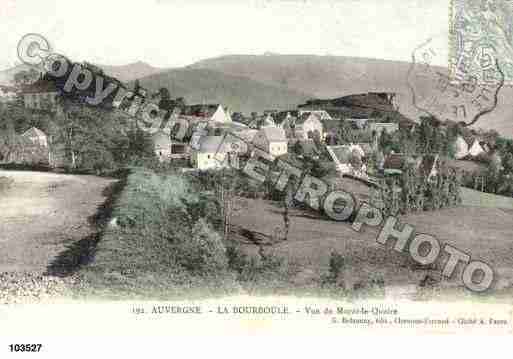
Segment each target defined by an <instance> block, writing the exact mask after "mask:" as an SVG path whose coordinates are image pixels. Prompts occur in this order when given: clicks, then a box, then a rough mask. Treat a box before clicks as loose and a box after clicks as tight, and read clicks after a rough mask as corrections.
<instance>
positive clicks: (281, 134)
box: [253, 127, 288, 156]
mask: <svg viewBox="0 0 513 359" xmlns="http://www.w3.org/2000/svg"><path fill="white" fill-rule="evenodd" d="M253 144H254V145H255V146H256V147H257V148H259V149H261V150H263V151H265V152H267V153H269V154H270V155H272V156H281V155H284V154H286V153H287V152H288V142H287V136H286V134H285V130H283V129H282V128H279V127H264V128H262V129H260V130H259V131H258V133H257V134H256V135H255V137H254V138H253Z"/></svg>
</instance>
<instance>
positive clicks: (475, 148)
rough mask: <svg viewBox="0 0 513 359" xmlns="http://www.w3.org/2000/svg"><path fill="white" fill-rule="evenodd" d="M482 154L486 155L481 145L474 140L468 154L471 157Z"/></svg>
mask: <svg viewBox="0 0 513 359" xmlns="http://www.w3.org/2000/svg"><path fill="white" fill-rule="evenodd" d="M483 153H486V151H485V150H484V149H483V147H482V146H481V143H480V142H479V140H478V139H477V138H476V139H475V140H474V143H473V144H472V146H470V149H469V150H468V154H469V155H470V156H472V157H477V156H479V155H481V154H483Z"/></svg>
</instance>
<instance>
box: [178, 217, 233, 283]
mask: <svg viewBox="0 0 513 359" xmlns="http://www.w3.org/2000/svg"><path fill="white" fill-rule="evenodd" d="M191 232H192V233H191V237H190V238H182V239H181V240H179V241H178V242H177V243H175V245H174V248H175V249H176V252H175V254H176V255H177V257H178V260H179V263H180V264H181V265H182V266H183V267H184V268H186V269H187V270H189V271H190V272H191V273H196V274H199V275H202V274H205V273H224V272H226V271H227V270H228V258H227V256H226V248H225V246H224V245H223V242H222V240H221V237H220V236H219V234H217V233H216V232H215V231H214V230H213V229H212V227H211V226H210V225H208V223H207V222H206V221H205V220H204V219H200V220H198V222H196V223H195V224H194V226H193V228H192V231H191Z"/></svg>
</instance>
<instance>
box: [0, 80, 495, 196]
mask: <svg viewBox="0 0 513 359" xmlns="http://www.w3.org/2000/svg"><path fill="white" fill-rule="evenodd" d="M136 87H137V89H135V91H141V92H144V93H150V91H149V90H147V89H144V88H142V87H141V86H140V85H139V84H138V83H137V85H136ZM1 90H2V93H1V99H2V106H4V107H5V106H6V105H8V104H9V103H11V104H12V103H14V102H15V101H16V99H20V98H21V99H22V106H24V107H25V108H26V109H27V110H33V111H43V112H44V113H49V114H50V116H59V115H62V113H63V109H62V105H60V101H59V98H60V97H61V96H62V95H60V92H59V90H58V89H57V87H56V86H55V84H54V83H52V81H50V80H48V79H44V78H43V76H42V74H41V75H39V78H38V79H37V80H36V81H34V82H33V83H30V84H24V85H23V86H22V87H21V89H20V87H18V88H16V87H14V86H10V87H9V86H3V87H2V88H1ZM162 91H164V93H167V97H169V96H170V95H169V92H168V91H167V89H160V90H159V91H158V92H156V93H155V95H153V97H155V96H160V95H161V93H162ZM394 97H395V94H393V93H372V92H370V93H364V94H355V95H347V96H344V97H341V98H338V99H335V100H310V101H307V103H305V104H298V106H297V108H295V109H290V110H264V111H263V112H262V113H256V112H252V113H251V114H243V113H240V112H231V111H230V109H229V107H228V106H225V105H223V104H205V103H204V104H193V105H188V104H185V103H184V101H183V99H178V100H179V101H174V100H171V101H170V99H169V98H168V99H167V100H166V101H165V103H166V104H167V109H168V110H170V113H171V118H168V119H167V124H169V123H176V122H179V121H186V122H187V124H188V132H187V135H186V136H185V137H184V138H181V140H180V141H176V140H175V139H174V137H173V134H172V130H173V129H172V128H170V127H169V126H166V123H164V124H163V125H162V126H161V128H160V129H158V130H157V131H156V132H154V133H152V135H151V142H152V146H153V151H154V155H155V157H156V158H157V159H158V161H159V162H160V163H163V164H168V165H169V164H171V165H173V166H177V167H181V168H183V169H184V170H197V171H207V170H216V169H220V168H223V167H226V166H229V165H230V164H229V163H228V162H226V161H219V155H220V154H223V155H228V154H229V155H230V156H232V157H233V156H237V157H241V158H244V157H245V156H248V155H249V154H250V153H249V151H250V148H249V147H247V146H241V145H240V144H239V146H234V144H231V143H228V142H227V141H226V139H225V138H224V136H225V135H226V134H233V135H234V136H235V137H233V138H237V137H238V138H239V139H241V140H243V141H244V142H246V143H251V144H253V145H254V146H256V147H258V148H260V149H261V150H264V151H266V152H267V153H269V154H270V155H271V156H273V157H283V158H289V157H290V156H293V157H294V158H296V159H299V160H304V159H308V160H310V161H314V162H317V163H318V164H319V166H321V167H325V168H326V169H328V170H331V172H333V174H336V176H337V177H344V176H346V177H350V178H355V179H358V180H362V181H367V182H369V183H370V184H373V183H374V184H375V183H377V181H378V177H380V178H383V177H386V176H394V175H398V174H401V173H402V171H403V170H404V169H405V168H406V167H407V166H408V165H411V166H414V167H415V168H416V169H418V170H419V171H420V172H419V173H420V175H421V176H423V177H426V178H433V177H434V176H436V175H437V173H439V171H440V169H439V165H440V160H441V158H442V157H444V156H443V155H444V154H442V153H440V151H436V152H434V151H433V152H432V153H429V152H426V151H420V152H419V151H417V150H416V149H415V148H414V149H412V148H410V147H411V146H410V147H408V146H401V144H399V146H387V144H386V143H385V142H387V141H388V142H390V141H392V140H391V138H392V136H394V134H395V135H397V133H398V132H401V133H414V132H415V131H416V128H417V129H418V128H419V127H420V126H421V124H420V123H418V122H415V121H412V120H410V119H408V118H406V117H404V116H402V115H401V114H400V113H399V111H398V109H397V107H396V106H395V104H394ZM161 102H162V100H161ZM170 102H171V103H172V104H171V105H169V103H170ZM431 122H433V121H431ZM435 122H436V121H435ZM451 126H452V127H451ZM455 127H457V124H454V123H452V124H450V123H445V124H444V125H443V126H442V125H440V124H439V123H438V124H435V125H434V126H433V128H435V131H438V132H442V133H443V132H448V130H447V129H448V128H449V130H452V132H454V128H455ZM459 129H460V130H459V131H457V133H455V134H454V135H453V136H452V137H451V138H450V139H449V140H448V141H450V143H449V144H446V147H450V148H446V153H445V155H446V156H445V157H446V159H448V160H449V161H450V164H451V167H452V168H454V169H455V170H457V171H458V173H459V176H460V179H462V180H464V178H465V177H467V178H468V177H472V178H473V179H472V181H473V183H472V184H471V185H470V186H471V187H474V188H476V189H477V188H478V187H479V186H481V189H482V190H484V187H485V183H486V179H484V177H483V174H482V173H483V172H484V170H483V168H484V167H485V165H483V164H488V163H492V164H493V165H494V167H495V168H497V171H500V169H501V167H502V158H501V156H500V154H499V151H497V149H496V147H497V146H496V143H495V142H496V138H493V137H494V136H493V134H492V135H491V137H492V138H491V139H490V135H489V134H488V133H483V132H477V131H475V130H472V131H468V130H466V131H462V130H461V127H459ZM383 134H384V136H383ZM16 137H17V138H18V139H19V140H18V141H17V144H18V145H17V146H15V148H10V149H9V147H8V146H7V145H5V146H4V151H3V152H2V153H0V161H1V162H2V163H5V164H7V163H18V164H29V165H30V164H31V165H43V166H45V165H46V166H49V167H50V168H60V167H66V166H67V165H68V164H67V163H66V162H69V161H70V156H69V154H68V153H66V152H67V150H66V148H65V146H62V145H58V144H55V145H54V143H55V142H56V141H52V136H49V135H48V134H46V133H45V131H44V130H42V129H40V128H37V127H30V128H26V129H24V130H23V131H22V132H21V133H18V134H16ZM49 137H50V138H49ZM53 137H55V136H53ZM383 137H386V139H384V138H383ZM227 138H230V137H227ZM223 139H224V140H223ZM222 140H223V141H222ZM15 142H16V141H15ZM396 142H397V140H396ZM221 143H222V146H221ZM392 147H395V148H392ZM397 147H399V148H397ZM401 147H403V148H401ZM234 148H236V150H234ZM405 149H406V151H401V150H405ZM216 155H217V156H216ZM478 173H479V175H478Z"/></svg>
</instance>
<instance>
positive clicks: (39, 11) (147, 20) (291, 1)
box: [0, 0, 449, 69]
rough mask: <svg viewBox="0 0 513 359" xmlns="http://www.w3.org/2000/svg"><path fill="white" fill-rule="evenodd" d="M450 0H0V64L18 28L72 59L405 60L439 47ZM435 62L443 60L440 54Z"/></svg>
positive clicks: (169, 63)
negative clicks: (429, 44) (430, 41)
mask: <svg viewBox="0 0 513 359" xmlns="http://www.w3.org/2000/svg"><path fill="white" fill-rule="evenodd" d="M448 2H449V0H333V1H329V0H317V1H311V0H0V33H2V34H3V36H4V39H6V40H4V41H3V45H4V46H3V48H2V53H1V55H2V56H1V59H0V68H1V69H3V68H6V67H10V66H12V65H14V64H15V63H16V62H17V58H16V45H17V42H18V41H19V39H20V38H21V37H22V36H23V35H24V34H26V33H30V32H36V33H40V34H42V35H44V36H45V37H46V38H47V39H48V40H49V41H50V42H51V44H52V46H53V47H54V50H55V51H56V52H59V53H62V54H64V55H67V56H68V57H70V58H71V59H72V60H75V61H83V60H86V61H89V62H94V63H99V64H108V65H121V64H126V63H129V62H135V61H139V60H140V61H145V62H148V63H150V64H151V65H154V66H159V67H174V66H184V65H188V64H190V63H193V62H195V61H198V60H201V59H204V58H208V57H214V56H219V55H225V54H263V53H264V52H276V53H283V54H317V55H326V54H330V55H345V56H361V57H371V58H382V59H391V60H404V61H409V60H410V57H411V53H412V50H413V49H414V48H415V47H416V46H418V45H419V44H420V43H421V42H423V41H425V40H426V39H427V38H429V37H431V36H434V35H436V36H439V37H440V38H442V39H444V41H442V42H440V44H441V45H440V46H442V47H444V48H442V49H440V51H441V52H443V53H445V54H446V52H447V42H446V41H445V39H446V38H447V33H448V8H449V6H448ZM440 61H441V62H442V63H439V65H446V64H447V62H446V55H445V57H442V58H441V60H440Z"/></svg>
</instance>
